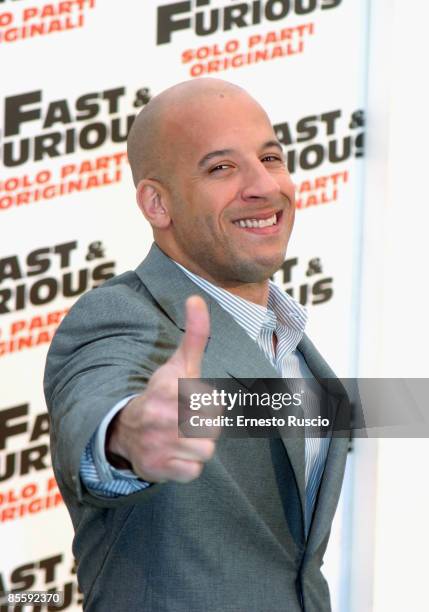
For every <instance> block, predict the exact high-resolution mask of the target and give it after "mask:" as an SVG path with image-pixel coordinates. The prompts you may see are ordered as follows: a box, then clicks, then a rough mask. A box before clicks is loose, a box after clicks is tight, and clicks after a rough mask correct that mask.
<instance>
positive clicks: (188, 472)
mask: <svg viewBox="0 0 429 612" xmlns="http://www.w3.org/2000/svg"><path fill="white" fill-rule="evenodd" d="M203 467H204V465H203V463H201V462H199V461H184V460H183V459H176V458H174V459H170V460H169V461H168V477H167V479H168V480H174V481H175V482H182V483H186V482H191V481H192V480H195V478H198V476H199V475H200V474H201V472H202V471H203Z"/></svg>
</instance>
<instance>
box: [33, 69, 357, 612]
mask: <svg viewBox="0 0 429 612" xmlns="http://www.w3.org/2000/svg"><path fill="white" fill-rule="evenodd" d="M128 156H129V160H130V165H131V169H132V174H133V179H134V182H135V185H136V194H137V203H138V205H139V207H140V209H141V211H142V213H143V215H144V216H145V218H146V219H147V220H148V222H149V223H150V225H151V226H152V230H153V236H154V245H153V246H152V249H151V251H150V252H149V255H148V256H147V258H146V259H145V260H144V261H143V262H142V263H141V264H140V265H139V266H138V267H137V268H136V270H135V271H134V272H126V273H125V274H122V275H120V276H118V277H116V278H115V279H112V280H110V281H108V282H107V283H105V284H104V285H103V286H102V287H100V288H98V289H96V290H93V291H91V292H89V293H87V294H86V295H85V296H83V297H82V298H81V299H80V300H79V301H78V302H77V303H76V304H75V306H74V307H73V308H72V310H71V312H70V314H69V315H68V316H67V317H66V319H65V320H64V322H63V323H62V325H61V326H60V328H59V330H58V332H57V334H56V336H55V338H54V340H53V342H52V345H51V349H50V351H49V355H48V362H47V368H46V374H45V394H46V399H47V404H48V408H49V411H50V414H51V419H52V456H53V466H54V470H55V474H56V477H57V480H58V484H59V486H60V488H61V491H62V493H63V496H64V500H65V502H66V504H67V507H68V509H69V512H70V514H71V518H72V521H73V524H74V527H75V531H76V534H75V539H74V547H73V550H74V554H75V556H76V558H77V561H78V579H79V584H80V587H81V589H82V591H83V593H84V609H85V610H88V611H91V612H99V611H100V612H104V611H105V610H107V609H109V610H115V611H122V610H124V612H125V611H128V610H142V611H145V612H147V611H156V612H164V611H165V612H170V611H171V612H203V611H204V612H206V611H207V612H227V611H230V612H274V611H285V612H297V611H301V610H305V611H306V612H325V611H328V610H330V603H329V592H328V588H327V585H326V581H325V580H324V578H323V576H322V573H321V571H320V567H321V564H322V559H323V554H324V552H325V549H326V546H327V542H328V537H329V531H330V527H331V523H332V519H333V516H334V512H335V508H336V505H337V502H338V497H339V494H340V489H341V482H342V477H343V472H344V466H345V461H346V453H347V440H345V439H342V438H332V439H331V438H325V439H319V440H316V441H315V440H314V439H313V440H312V441H309V440H304V439H303V438H301V439H291V438H278V439H255V438H251V439H240V440H231V439H224V438H223V437H221V439H219V440H216V439H213V438H212V437H211V438H210V439H204V438H198V439H197V438H182V437H180V438H179V436H178V427H177V420H178V380H179V379H180V378H192V377H200V376H202V377H206V378H216V377H217V378H229V377H233V378H235V379H236V380H238V381H241V383H242V384H243V385H244V386H246V384H248V383H246V381H247V380H248V379H252V378H258V377H260V378H276V377H283V378H294V377H301V378H306V379H307V380H309V381H311V385H312V386H313V388H314V389H315V390H316V391H315V393H316V395H317V389H318V388H319V385H320V384H321V381H322V380H323V378H324V377H325V378H326V377H333V376H334V375H333V373H332V372H331V370H330V369H329V367H328V366H327V364H326V363H325V362H324V361H323V359H322V357H321V356H320V355H319V354H318V353H317V351H316V349H315V348H314V346H313V345H312V344H311V342H310V341H309V339H308V338H307V337H306V335H305V333H304V326H305V321H306V313H305V311H304V309H303V308H302V307H301V306H300V305H299V304H298V303H297V302H295V301H294V300H293V299H292V298H291V297H290V296H288V295H287V294H285V293H283V292H281V291H280V289H279V288H278V287H276V286H275V285H274V284H273V283H271V282H270V281H269V278H270V276H271V275H272V274H273V273H274V272H275V271H276V270H277V269H278V268H279V267H280V266H281V264H282V263H283V261H284V259H285V254H286V247H287V244H288V240H289V237H290V234H291V231H292V227H293V222H294V213H295V208H294V188H293V184H292V181H291V178H290V176H289V174H288V171H287V169H286V166H285V160H284V156H283V152H282V148H281V146H280V144H279V142H278V140H277V138H276V136H275V134H274V132H273V128H272V126H271V123H270V121H269V119H268V117H267V114H266V113H265V111H264V110H263V109H262V108H261V106H260V105H259V104H258V103H257V102H256V101H255V100H254V99H253V98H251V97H250V96H249V95H248V94H247V93H246V92H245V91H244V90H243V89H241V88H239V87H237V86H235V85H232V84H230V83H227V82H225V81H221V80H217V79H197V80H194V81H190V82H186V83H180V84H178V85H176V86H174V87H171V88H169V89H167V90H166V91H164V92H162V93H161V94H160V95H158V96H157V97H155V98H153V99H152V100H151V101H150V102H149V104H148V105H147V106H146V107H145V108H144V109H143V110H142V111H141V112H140V114H139V115H138V117H137V118H136V120H135V122H134V124H133V127H132V128H131V131H130V134H129V140H128ZM340 395H341V394H340ZM338 397H340V396H337V400H336V401H337V402H339V403H341V402H344V403H345V402H346V401H347V399H346V397H342V396H341V397H340V399H339V400H338Z"/></svg>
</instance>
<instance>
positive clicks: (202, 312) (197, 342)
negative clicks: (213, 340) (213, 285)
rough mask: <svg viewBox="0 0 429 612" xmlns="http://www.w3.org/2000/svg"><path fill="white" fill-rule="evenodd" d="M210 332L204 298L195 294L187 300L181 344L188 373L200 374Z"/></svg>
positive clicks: (195, 375)
mask: <svg viewBox="0 0 429 612" xmlns="http://www.w3.org/2000/svg"><path fill="white" fill-rule="evenodd" d="M209 334H210V317H209V311H208V308H207V305H206V303H205V301H204V300H203V298H201V297H199V296H198V295H193V296H191V297H189V298H188V299H187V300H186V328H185V335H184V337H183V340H182V342H181V344H180V349H179V350H180V351H181V352H182V355H183V358H184V362H185V368H186V374H187V376H188V377H189V378H193V377H198V376H200V366H201V361H202V358H203V354H204V350H205V348H206V344H207V340H208V338H209Z"/></svg>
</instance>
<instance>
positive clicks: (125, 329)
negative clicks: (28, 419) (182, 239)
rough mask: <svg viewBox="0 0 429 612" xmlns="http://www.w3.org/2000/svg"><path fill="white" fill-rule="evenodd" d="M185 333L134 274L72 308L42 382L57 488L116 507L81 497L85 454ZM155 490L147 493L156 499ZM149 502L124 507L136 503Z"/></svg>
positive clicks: (142, 387)
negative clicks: (105, 419) (102, 427)
mask: <svg viewBox="0 0 429 612" xmlns="http://www.w3.org/2000/svg"><path fill="white" fill-rule="evenodd" d="M165 323H167V325H168V326H169V327H170V329H169V330H168V333H167V330H166V325H165ZM180 333H181V332H180V331H179V330H178V329H177V328H176V327H175V326H173V325H172V324H171V321H169V319H168V318H167V317H166V316H165V315H163V313H162V312H161V311H160V309H159V307H157V305H156V303H155V302H154V300H153V298H152V297H151V296H150V294H149V293H148V292H147V291H146V290H145V288H144V286H143V285H142V283H141V282H140V281H139V279H138V278H137V277H136V275H135V274H134V273H132V272H130V273H126V274H125V275H122V280H121V277H117V278H116V279H113V281H112V282H110V281H109V282H108V283H106V284H105V285H103V286H102V287H100V288H97V289H95V290H92V291H90V292H89V293H87V294H85V295H84V296H83V297H82V298H81V299H80V300H78V302H77V303H76V304H75V305H74V307H73V308H72V309H71V311H70V313H69V315H68V316H67V317H66V318H65V319H64V321H63V322H62V324H61V325H60V327H59V329H58V331H57V333H56V335H55V337H54V339H53V342H52V344H51V347H50V350H49V353H48V358H47V365H46V370H45V380H44V389H45V397H46V402H47V406H48V410H49V414H50V418H51V453H52V461H53V468H54V472H55V475H56V478H57V481H58V484H59V486H60V488H65V489H67V490H68V492H70V493H71V494H73V495H75V496H77V497H78V499H79V500H80V501H81V500H82V499H83V500H84V501H88V502H89V503H94V504H95V505H115V503H116V505H117V504H118V501H117V500H103V498H102V497H101V496H100V497H98V496H97V495H95V494H89V492H86V491H84V490H82V483H81V481H80V477H79V464H80V459H81V456H82V453H83V452H84V449H85V447H86V445H87V443H88V441H89V440H90V438H91V436H92V435H93V433H94V432H95V430H96V429H97V427H98V425H99V424H100V423H101V421H102V419H103V417H104V416H105V415H106V414H107V413H108V412H109V411H110V409H111V407H112V406H113V405H115V404H116V403H117V402H118V401H120V400H121V399H123V398H124V397H126V396H128V395H131V394H134V393H141V392H143V391H144V389H145V386H146V384H147V381H148V379H149V378H150V376H151V375H152V373H153V372H154V371H155V370H156V369H157V367H159V366H160V365H161V364H162V363H164V362H165V361H166V360H167V359H168V357H169V356H170V355H171V353H172V352H173V351H174V350H175V348H176V346H177V344H178V342H179V339H180ZM156 488H157V487H156V486H154V487H150V490H151V493H152V490H153V489H156ZM144 494H145V492H141V493H135V494H133V495H130V496H128V497H127V498H126V499H127V500H129V503H131V502H134V501H135V497H136V496H141V495H144Z"/></svg>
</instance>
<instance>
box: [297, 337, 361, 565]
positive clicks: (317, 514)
mask: <svg viewBox="0 0 429 612" xmlns="http://www.w3.org/2000/svg"><path fill="white" fill-rule="evenodd" d="M298 350H299V351H300V352H301V353H302V355H303V357H304V359H305V361H306V362H307V365H308V367H309V368H310V370H311V372H312V374H313V375H314V377H315V378H317V380H318V381H319V383H320V384H321V385H322V387H324V388H325V389H326V390H328V393H329V394H330V395H331V397H332V399H333V401H332V403H331V405H332V406H333V411H332V413H331V418H332V422H333V423H334V426H333V429H334V431H333V432H332V438H331V443H330V445H329V452H328V456H327V458H326V463H325V469H324V471H323V475H322V480H321V483H320V488H319V493H318V497H317V501H316V506H315V509H314V513H313V520H312V524H311V529H310V533H309V539H308V553H309V554H310V553H311V552H313V551H314V550H316V549H317V547H318V546H319V545H320V544H321V542H322V541H323V539H324V537H326V535H327V534H328V532H329V529H330V527H331V524H332V520H333V518H334V514H335V510H336V507H337V503H338V499H339V496H340V492H341V485H342V482H343V475H344V469H345V464H346V459H347V451H348V446H349V437H348V433H349V432H348V431H344V430H342V431H338V428H337V427H336V419H338V418H339V416H340V414H341V415H344V411H346V413H347V414H348V415H349V416H350V403H349V400H348V397H347V392H346V390H345V389H344V387H343V385H342V384H341V381H340V380H339V379H338V378H337V377H336V376H335V374H334V373H333V371H332V370H331V368H330V367H329V366H328V364H327V363H326V361H325V360H324V359H323V358H322V357H321V355H320V354H319V352H318V351H317V349H316V348H315V347H314V345H313V344H312V342H311V341H310V340H309V339H308V338H307V336H304V338H303V339H302V341H301V342H300V344H299V345H298ZM346 420H347V419H344V418H342V423H344V422H345V421H346ZM337 423H338V421H337Z"/></svg>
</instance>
